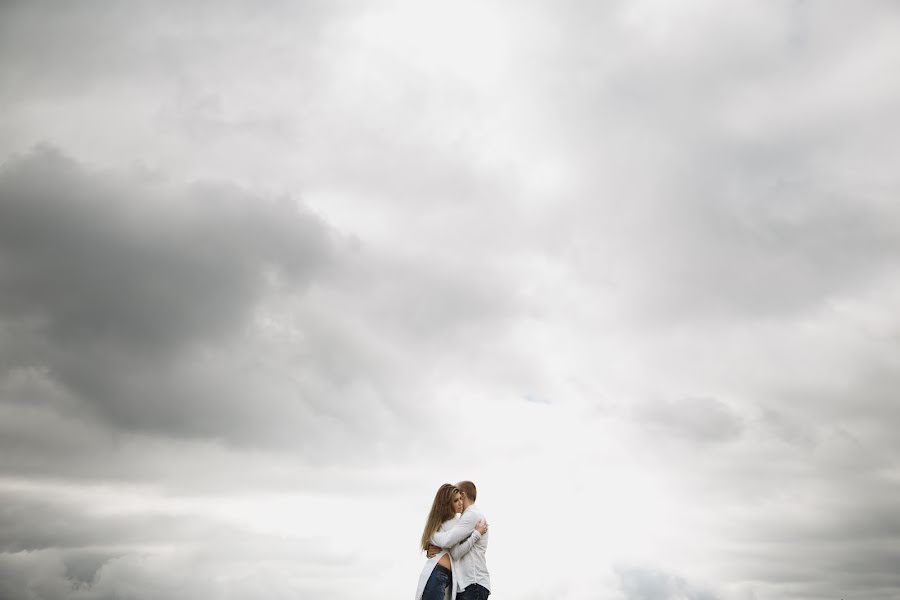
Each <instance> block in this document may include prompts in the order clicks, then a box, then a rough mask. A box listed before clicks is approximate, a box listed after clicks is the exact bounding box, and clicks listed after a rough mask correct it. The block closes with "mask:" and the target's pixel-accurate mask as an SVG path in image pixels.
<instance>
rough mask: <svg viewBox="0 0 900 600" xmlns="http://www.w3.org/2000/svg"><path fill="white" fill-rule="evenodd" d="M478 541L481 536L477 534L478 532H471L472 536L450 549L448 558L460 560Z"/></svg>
mask: <svg viewBox="0 0 900 600" xmlns="http://www.w3.org/2000/svg"><path fill="white" fill-rule="evenodd" d="M480 539H481V534H480V533H478V530H477V529H476V530H475V531H473V532H472V535H470V536H469V537H467V538H466V539H464V540H463V541H461V542H460V543H458V544H457V545H455V546H452V547H451V548H450V556H452V557H453V560H459V559H460V558H462V557H463V556H465V555H466V554H468V553H469V550H471V549H472V546H474V545H475V542H477V541H478V540H480Z"/></svg>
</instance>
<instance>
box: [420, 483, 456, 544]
mask: <svg viewBox="0 0 900 600" xmlns="http://www.w3.org/2000/svg"><path fill="white" fill-rule="evenodd" d="M458 495H459V489H457V487H456V486H455V485H451V484H449V483H445V484H444V485H442V486H441V487H439V488H438V491H437V494H435V495H434V502H432V503H431V512H430V513H428V520H427V521H425V530H424V531H423V532H422V550H428V546H430V545H431V536H432V535H434V532H435V531H437V530H438V527H440V526H441V524H442V523H443V522H444V521H446V520H447V519H452V518H453V517H454V516H455V515H456V511H455V510H453V500H454V499H455V497H456V496H458Z"/></svg>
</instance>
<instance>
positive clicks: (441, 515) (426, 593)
mask: <svg viewBox="0 0 900 600" xmlns="http://www.w3.org/2000/svg"><path fill="white" fill-rule="evenodd" d="M476 495H477V490H476V489H475V484H474V483H472V482H471V481H460V482H459V483H457V484H456V485H451V484H449V483H445V484H444V485H442V486H441V487H440V488H438V491H437V494H435V496H434V502H432V503H431V512H430V513H429V514H428V520H427V521H426V522H425V530H424V531H423V532H422V550H424V551H425V552H426V553H427V555H428V561H427V562H426V563H425V566H424V567H423V568H422V574H421V575H420V576H419V587H418V588H417V589H416V600H445V598H449V599H450V600H453V598H454V595H455V596H456V600H487V597H488V596H489V595H490V593H491V578H490V576H489V575H488V570H487V562H486V558H485V553H486V552H487V545H488V532H487V530H488V526H487V521H485V519H484V515H482V514H481V511H480V510H478V507H477V506H475V497H476Z"/></svg>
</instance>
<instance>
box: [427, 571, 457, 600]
mask: <svg viewBox="0 0 900 600" xmlns="http://www.w3.org/2000/svg"><path fill="white" fill-rule="evenodd" d="M450 582H451V573H450V569H448V568H447V567H442V566H441V565H434V570H433V571H432V572H431V575H430V576H429V577H428V582H427V583H426V584H425V591H424V592H422V600H444V594H445V593H446V592H447V588H448V587H450Z"/></svg>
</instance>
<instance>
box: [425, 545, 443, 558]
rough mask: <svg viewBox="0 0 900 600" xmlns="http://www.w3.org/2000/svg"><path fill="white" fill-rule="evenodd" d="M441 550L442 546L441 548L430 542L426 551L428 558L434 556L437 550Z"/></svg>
mask: <svg viewBox="0 0 900 600" xmlns="http://www.w3.org/2000/svg"><path fill="white" fill-rule="evenodd" d="M441 550H443V548H441V547H440V546H435V545H434V544H431V545H430V546H428V552H427V556H428V558H432V557H434V555H435V554H437V553H438V552H440V551H441Z"/></svg>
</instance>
